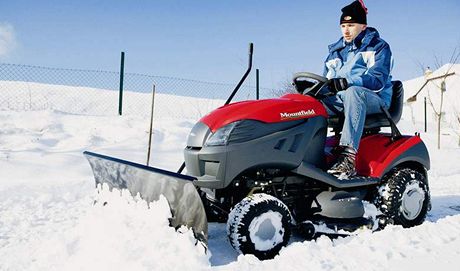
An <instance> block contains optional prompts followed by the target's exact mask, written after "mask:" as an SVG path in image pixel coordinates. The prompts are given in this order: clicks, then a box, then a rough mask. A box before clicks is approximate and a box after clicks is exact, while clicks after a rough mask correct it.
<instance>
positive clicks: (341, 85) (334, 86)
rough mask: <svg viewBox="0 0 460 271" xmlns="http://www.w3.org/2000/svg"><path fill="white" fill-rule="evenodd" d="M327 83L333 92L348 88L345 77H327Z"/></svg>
mask: <svg viewBox="0 0 460 271" xmlns="http://www.w3.org/2000/svg"><path fill="white" fill-rule="evenodd" d="M327 85H328V86H329V88H330V89H331V90H332V91H333V92H335V93H337V92H339V91H341V90H344V89H347V88H348V82H347V79H345V78H332V79H329V80H327Z"/></svg>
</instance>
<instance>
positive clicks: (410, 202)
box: [400, 181, 425, 220]
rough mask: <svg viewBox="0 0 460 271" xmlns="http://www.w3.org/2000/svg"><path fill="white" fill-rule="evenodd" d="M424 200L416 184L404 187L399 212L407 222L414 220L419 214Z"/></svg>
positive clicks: (423, 194) (422, 192) (414, 182)
mask: <svg viewBox="0 0 460 271" xmlns="http://www.w3.org/2000/svg"><path fill="white" fill-rule="evenodd" d="M424 200H425V192H424V191H423V189H422V188H420V186H419V184H418V182H416V181H413V182H411V183H410V184H409V185H407V186H406V189H405V190H404V193H403V195H402V199H401V208H400V211H401V213H402V215H403V216H404V217H405V218H406V219H408V220H414V219H415V218H417V216H418V215H419V214H420V212H421V211H422V208H423V201H424Z"/></svg>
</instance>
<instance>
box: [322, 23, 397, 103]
mask: <svg viewBox="0 0 460 271" xmlns="http://www.w3.org/2000/svg"><path fill="white" fill-rule="evenodd" d="M392 66H393V59H392V56H391V50H390V46H389V45H388V43H386V42H385V41H384V40H383V39H381V38H380V35H379V33H378V32H377V30H376V29H375V28H372V27H367V28H366V30H364V31H363V32H362V33H361V34H359V35H358V37H356V38H355V40H354V41H353V43H352V44H349V45H347V44H346V43H345V40H344V39H343V37H342V38H340V39H339V40H338V41H337V42H336V43H333V44H331V45H329V55H328V57H327V59H326V61H325V65H324V73H323V75H324V76H325V77H327V78H328V79H331V78H339V77H342V78H345V79H347V81H348V85H349V86H362V87H365V88H367V89H370V90H372V91H374V92H376V93H377V94H378V95H379V96H380V97H381V98H382V100H383V101H384V102H385V104H386V105H387V106H389V105H390V103H391V95H392V84H391V69H392Z"/></svg>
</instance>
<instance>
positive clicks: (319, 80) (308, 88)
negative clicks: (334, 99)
mask: <svg viewBox="0 0 460 271" xmlns="http://www.w3.org/2000/svg"><path fill="white" fill-rule="evenodd" d="M302 79H304V80H302ZM327 81H328V79H327V78H326V77H324V76H321V75H318V74H314V73H310V72H298V73H295V74H294V76H293V78H292V84H293V85H294V86H295V88H296V90H297V91H298V92H299V93H300V94H304V95H307V94H308V95H311V96H314V97H316V96H317V95H318V93H319V92H320V91H321V90H322V89H323V87H324V86H326V83H327Z"/></svg>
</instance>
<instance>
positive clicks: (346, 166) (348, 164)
mask: <svg viewBox="0 0 460 271" xmlns="http://www.w3.org/2000/svg"><path fill="white" fill-rule="evenodd" d="M355 160H356V151H355V150H354V149H353V148H351V147H345V148H344V149H343V151H342V153H341V154H340V155H339V158H338V159H337V162H336V163H335V164H334V165H333V166H332V167H331V168H330V169H329V170H328V171H327V173H329V174H332V175H334V176H336V177H337V178H338V179H340V180H343V179H349V178H350V177H353V176H354V175H355V174H356V170H355Z"/></svg>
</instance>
